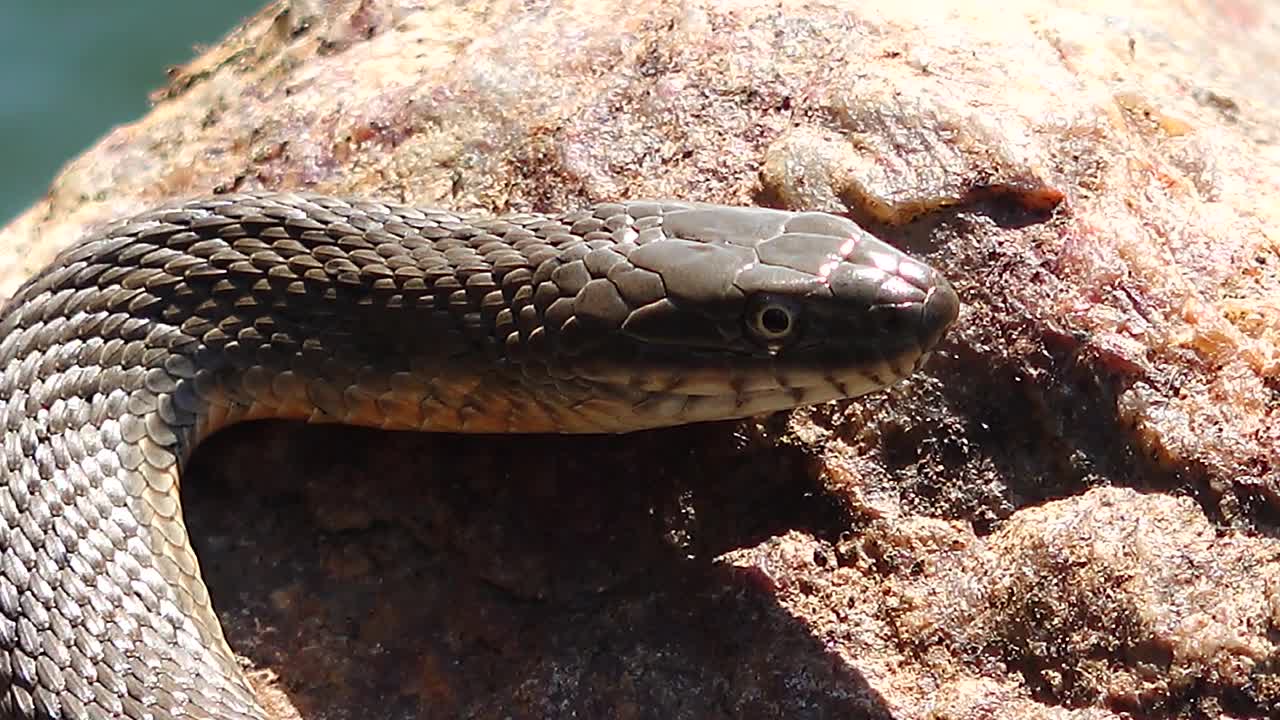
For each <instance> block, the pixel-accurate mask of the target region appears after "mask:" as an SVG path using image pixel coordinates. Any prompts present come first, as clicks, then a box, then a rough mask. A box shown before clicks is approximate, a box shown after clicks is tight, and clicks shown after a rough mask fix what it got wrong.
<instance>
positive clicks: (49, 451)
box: [0, 194, 958, 720]
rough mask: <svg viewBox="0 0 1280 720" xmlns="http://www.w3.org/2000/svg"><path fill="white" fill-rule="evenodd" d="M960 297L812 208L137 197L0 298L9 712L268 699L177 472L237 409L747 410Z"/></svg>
mask: <svg viewBox="0 0 1280 720" xmlns="http://www.w3.org/2000/svg"><path fill="white" fill-rule="evenodd" d="M957 308H958V301H957V299H956V296H955V293H954V292H953V291H952V290H951V288H950V286H949V285H948V284H947V283H946V281H945V280H943V279H942V278H941V277H940V276H939V275H938V274H937V273H936V272H935V271H933V270H931V269H930V268H928V267H927V266H925V265H923V264H921V263H919V262H917V261H915V260H912V259H910V258H909V257H907V256H906V255H904V254H902V253H900V252H898V251H897V250H895V249H893V248H892V247H890V246H888V245H885V244H884V243H881V242H879V241H878V240H876V239H874V238H872V237H871V236H870V235H868V234H867V233H866V232H864V231H862V230H861V229H859V228H858V227H857V226H856V225H855V224H853V223H852V222H850V221H848V220H845V219H843V218H839V217H835V216H831V215H825V214H821V213H792V212H784V211H778V210H766V209H760V208H730V207H722V206H712V205H700V204H691V203H676V202H662V203H619V204H602V205H597V206H595V207H592V208H589V209H587V210H583V211H581V212H575V213H568V214H563V215H556V216H543V215H528V214H524V215H508V216H504V217H493V218H472V217H465V216H459V215H454V214H451V213H448V212H443V211H436V210H427V209H416V208H409V207H400V206H395V205H387V204H381V203H376V202H366V201H344V200H339V199H334V198H329V197H322V196H316V195H304V194H240V195H225V196H215V197H212V198H206V199H202V200H195V201H188V202H183V203H179V204H173V205H169V206H166V207H162V208H159V209H157V210H154V211H152V212H148V213H145V214H143V215H139V216H137V217H134V218H131V219H128V220H124V221H121V222H117V223H115V224H113V225H111V226H109V227H107V228H105V229H104V230H102V231H101V232H98V233H96V234H94V235H93V236H91V237H89V238H88V239H86V240H85V241H83V242H81V243H79V244H77V245H75V246H73V247H72V248H70V249H68V250H67V251H65V252H64V253H63V254H62V255H61V256H60V257H59V258H58V259H57V260H56V261H55V262H54V263H53V264H52V265H51V266H50V267H49V268H47V269H46V270H44V271H43V272H41V273H40V274H39V275H37V276H36V277H34V278H32V279H31V280H30V281H28V282H27V284H26V285H24V286H23V287H22V288H21V289H20V290H19V291H18V292H17V294H16V295H15V296H14V297H13V298H12V299H11V300H10V301H9V303H8V304H7V306H6V307H5V309H4V311H3V316H2V319H0V337H2V338H3V340H0V426H2V429H3V433H4V440H3V444H2V445H0V717H3V718H19V719H22V720H28V719H32V718H39V719H41V720H43V719H51V718H75V719H79V718H92V719H94V720H98V719H105V718H122V717H126V718H155V719H156V720H164V719H167V718H206V719H208V720H233V719H241V718H253V719H257V718H263V717H265V715H264V713H263V711H262V709H261V707H260V706H259V705H258V703H257V701H256V700H255V698H254V696H253V692H252V690H251V689H250V687H249V684H248V682H247V681H246V679H245V678H244V676H243V674H242V673H241V671H240V669H239V667H238V666H237V663H236V660H235V657H234V656H233V654H232V652H231V650H230V649H229V648H228V646H227V644H226V642H225V640H224V639H223V636H222V630H221V628H220V626H219V624H218V620H217V617H216V615H215V614H214V612H213V608H212V606H211V604H210V599H209V596H208V593H207V591H206V589H205V586H204V583H203V582H202V580H201V577H200V571H199V567H198V564H197V562H196V557H195V554H194V553H193V551H192V548H191V545H190V544H189V542H188V539H187V533H186V529H185V526H184V522H183V516H182V510H181V504H180V498H179V493H178V488H179V476H180V470H181V467H182V464H183V463H184V461H185V459H186V458H187V457H188V456H189V454H190V453H191V451H192V449H193V448H194V446H195V445H196V444H197V443H198V442H199V441H200V440H201V439H202V438H204V437H206V436H208V435H209V434H210V433H212V432H214V431H215V430H217V429H219V428H221V427H224V426H226V425H228V424H230V423H234V422H237V421H240V420H246V419H253V418H267V417H276V418H295V419H302V420H307V421H313V422H337V423H350V424H361V425H372V426H376V427H387V428H400V429H417V430H432V431H447V432H478V433H523V432H564V433H592V432H627V431H631V430H637V429H641V428H650V427H657V426H664V425H677V424H682V423H691V422H699V421H705V420H718V419H727V418H740V417H746V416H750V415H756V414H760V413H766V412H771V411H775V410H781V409H786V408H791V407H795V406H799V405H804V404H810V403H819V402H824V401H828V400H832V399H836V398H843V397H852V396H856V395H860V394H862V393H865V392H869V391H871V390H875V389H878V388H882V387H885V386H886V385H889V384H891V383H893V382H895V381H897V380H898V379H900V378H902V377H905V376H906V375H908V374H910V373H911V372H912V371H914V369H915V368H916V366H917V365H918V364H919V362H920V361H921V359H922V357H923V356H924V354H925V353H926V352H927V351H928V350H929V349H930V348H931V347H932V346H933V345H934V344H935V343H936V342H937V340H938V339H939V338H940V337H941V335H942V333H943V332H944V330H945V329H946V328H947V326H948V325H950V324H951V322H952V321H953V320H954V319H955V317H956V314H957Z"/></svg>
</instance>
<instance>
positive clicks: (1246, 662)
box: [0, 0, 1280, 720]
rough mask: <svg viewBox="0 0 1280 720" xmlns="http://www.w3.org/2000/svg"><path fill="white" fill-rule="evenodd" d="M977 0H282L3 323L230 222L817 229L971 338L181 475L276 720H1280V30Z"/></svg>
mask: <svg viewBox="0 0 1280 720" xmlns="http://www.w3.org/2000/svg"><path fill="white" fill-rule="evenodd" d="M972 5H973V7H962V8H958V6H957V4H955V3H939V4H937V5H931V4H929V3H903V2H857V3H854V2H849V3H845V4H839V3H832V2H800V1H796V2H783V3H778V2H735V3H724V4H715V3H711V2H697V1H691V2H688V3H683V4H680V3H657V2H645V1H644V0H639V1H635V0H633V1H632V2H626V3H615V2H598V1H595V0H592V1H591V2H586V1H585V0H583V1H582V2H578V3H574V2H569V1H565V2H545V3H518V2H492V3H469V4H468V3H420V2H416V1H415V2H411V1H409V0H400V1H399V2H397V1H396V0H333V1H332V2H323V3H322V2H318V1H316V0H309V1H304V0H298V1H296V2H292V3H281V4H277V5H273V6H271V7H269V8H267V9H265V10H264V11H263V12H262V14H260V15H259V16H258V17H256V18H254V19H252V20H250V21H249V22H248V23H247V24H246V25H245V26H244V27H243V28H242V29H241V30H239V31H238V32H237V33H236V34H234V35H232V36H231V37H229V38H228V39H227V40H226V42H224V43H223V44H222V45H220V46H218V47H216V48H214V49H212V50H210V51H209V52H208V53H206V54H205V55H204V56H202V57H200V58H199V59H197V60H195V61H193V62H192V63H191V64H190V65H188V66H186V67H183V68H179V69H177V70H176V71H175V72H174V74H173V78H172V82H171V84H170V86H169V87H168V88H166V89H164V90H162V91H159V92H158V93H157V94H156V101H157V102H156V107H155V109H154V111H153V112H152V113H151V114H150V115H149V116H147V117H146V118H145V119H143V120H142V121H141V122H139V123H137V124H136V125H132V126H129V127H123V128H120V129H117V130H116V131H114V132H112V133H111V134H110V135H108V136H107V137H106V138H105V139H104V140H103V141H102V142H101V143H100V144H99V145H98V146H97V147H96V148H94V149H93V150H92V151H90V152H89V153H87V154H86V155H84V156H83V157H81V158H79V159H77V160H75V161H73V162H72V163H71V164H70V165H69V166H68V167H67V169H66V171H65V172H64V173H63V175H62V176H61V177H60V178H59V179H58V181H57V182H56V183H55V184H54V186H53V187H52V188H51V189H50V191H49V195H48V197H47V199H46V200H45V201H43V202H41V203H40V204H38V205H37V206H36V207H34V208H32V209H31V210H30V211H29V212H27V213H26V214H25V215H24V216H22V217H21V218H19V219H18V220H17V221H16V222H15V223H13V224H12V225H10V226H9V227H8V228H6V229H5V230H4V231H2V232H0V252H3V253H5V262H4V265H3V275H0V291H3V292H11V291H12V289H13V288H14V287H16V284H17V283H18V282H20V281H21V279H22V278H23V277H24V276H25V275H26V274H28V273H30V272H31V271H32V270H33V269H34V268H36V267H38V266H39V265H41V264H42V263H43V262H44V261H45V260H47V259H48V258H49V257H50V256H51V255H52V254H53V253H54V252H55V251H56V250H57V249H58V248H59V247H61V246H62V245H64V244H66V243H67V242H70V241H71V240H72V239H74V238H75V237H77V236H78V235H80V234H81V233H82V232H84V230H85V228H86V227H87V226H89V225H91V224H92V223H95V222H100V221H105V220H107V219H110V218H113V217H115V216H118V215H121V214H125V213H127V212H130V211H136V210H140V209H143V208H145V207H146V206H148V205H151V204H153V203H155V202H157V201H159V200H161V199H164V198H169V197H171V196H182V195H192V194H198V193H204V192H208V191H210V190H213V189H218V188H221V189H239V188H308V189H314V190H320V191H325V192H330V193H354V194H362V195H380V196H388V197H391V198H395V199H401V200H409V201H414V202H420V203H428V204H441V205H446V206H452V207H455V208H462V209H475V208H487V209H495V210H496V209H506V208H519V209H524V208H533V209H549V208H564V207H571V206H575V205H579V204H581V203H585V202H587V201H594V200H605V199H613V198H618V197H622V196H681V197H688V198H694V199H702V200H712V201H719V202H739V203H751V202H755V203H764V204H770V205H775V206H782V207H794V208H801V207H804V208H822V209H827V210H832V211H835V212H841V213H846V214H849V215H850V216H852V217H854V218H855V219H858V220H859V221H861V222H863V223H864V224H865V225H867V226H868V227H869V228H870V229H872V230H873V231H875V232H877V233H878V234H880V235H882V236H884V237H886V238H887V239H890V240H891V241H894V242H896V243H898V244H900V245H901V246H903V247H905V248H907V249H909V250H911V251H913V252H916V253H918V254H920V255H922V256H924V257H926V258H928V259H929V260H930V261H932V262H933V263H935V264H937V265H939V266H941V267H944V268H947V269H948V271H949V274H950V275H951V277H952V278H953V280H954V281H955V284H956V285H957V287H958V288H959V290H960V292H961V294H962V297H963V298H964V299H965V301H966V303H967V307H966V310H965V312H964V313H963V315H962V317H961V321H960V325H959V327H958V328H957V330H956V331H955V332H954V333H953V334H952V335H951V336H950V338H949V340H948V342H947V343H946V345H945V347H944V348H943V349H942V351H941V352H940V353H938V354H937V355H935V358H934V361H933V362H932V363H931V365H930V366H929V368H928V371H927V372H926V373H924V374H923V375H921V376H919V377H917V378H915V379H913V380H911V381H910V382H907V383H904V384H903V385H901V386H899V387H897V388H895V389H893V390H892V391H890V392H886V393H882V394H879V395H877V396H873V397H870V398H866V399H863V400H861V401H857V402H852V403H846V404H843V405H840V406H837V407H823V408H818V409H815V410H812V411H808V412H801V413H797V414H795V415H792V416H789V417H788V416H781V417H774V418H768V419H763V420H761V421H760V422H758V423H744V424H738V425H718V426H706V427H697V428H691V429H680V430H675V431H666V432H653V433H646V434H643V435H639V436H634V437H616V438H611V437H602V438H554V437H553V438H547V437H534V438H458V437H433V436H428V435H405V434H390V433H377V432H371V431H359V430H352V429H345V428H303V427H299V426H294V425H287V424H260V425H254V426H241V427H238V428H233V429H232V430H229V431H227V432H225V433H223V434H221V435H220V436H218V437H215V438H213V439H212V440H211V441H210V442H209V443H207V444H206V446H205V447H204V448H203V449H202V450H201V451H200V452H198V453H197V455H196V457H195V459H194V460H193V462H192V464H191V467H190V472H189V474H188V477H187V480H186V488H185V492H186V496H185V500H186V503H187V507H188V508H189V516H190V518H191V526H192V529H193V534H194V537H195V538H196V540H197V544H198V550H199V551H200V553H201V554H202V557H203V558H204V564H205V569H206V573H207V576H208V578H209V580H210V585H211V589H212V591H213V593H214V597H215V598H216V599H217V604H218V606H219V607H220V609H221V612H222V614H223V617H224V621H225V623H226V624H227V628H228V633H229V636H230V639H231V641H232V644H233V645H234V646H235V647H236V648H237V649H238V650H239V651H240V652H242V653H243V655H244V657H245V661H246V663H247V664H248V665H249V666H250V667H252V668H254V669H255V670H254V677H255V681H256V682H257V683H258V684H259V686H260V688H261V689H262V692H263V694H264V696H265V697H267V698H268V700H269V702H270V703H271V705H272V708H273V710H274V711H275V712H277V714H278V715H279V717H281V718H294V717H302V718H310V719H320V718H323V719H326V720H338V719H346V718H366V717H378V718H388V719H392V720H395V719H401V718H437V717H472V718H543V717H557V718H558V717H585V718H603V717H617V718H738V717H742V718H766V717H786V718H864V717H865V718H899V719H903V720H906V719H911V720H916V719H919V720H926V719H927V720H978V719H986V718H1045V719H1049V718H1053V719H1055V720H1057V719H1062V720H1065V719H1068V718H1070V719H1071V720H1076V719H1081V720H1083V719H1086V718H1087V719H1089V720H1095V719H1097V720H1101V719H1103V718H1246V717H1267V716H1273V717H1280V540H1277V537H1278V536H1280V352H1278V351H1277V343H1278V340H1280V145H1278V144H1277V140H1280V130H1277V128H1280V117H1278V116H1277V114H1276V112H1275V111H1274V109H1273V108H1274V107H1275V106H1276V105H1277V100H1278V99H1280V70H1278V68H1280V8H1277V7H1276V6H1275V5H1274V4H1272V5H1267V4H1264V3H1262V2H1249V1H1248V0H1232V1H1230V2H1225V1H1224V2H1213V3H1211V2H1207V1H1200V2H1197V1H1195V0H1192V1H1190V2H1179V3H1173V2H1170V3H1167V4H1159V3H1148V4H1141V5H1132V6H1126V5H1124V4H1119V3H1114V2H1110V3H1103V2H1087V1H1085V0H1081V1H1080V2H1077V3H1071V4H1063V5H1060V6H1050V5H1048V4H1046V3H1043V2H1028V3H1022V4H1019V5H1017V6H1016V7H1017V8H1018V9H1016V10H1012V9H1009V7H1007V6H1001V7H1000V8H999V9H995V6H996V4H990V5H991V7H992V8H993V9H989V10H987V9H983V8H986V7H987V6H988V4H987V3H973V4H972Z"/></svg>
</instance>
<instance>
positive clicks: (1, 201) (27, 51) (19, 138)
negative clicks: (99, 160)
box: [0, 0, 266, 226]
mask: <svg viewBox="0 0 1280 720" xmlns="http://www.w3.org/2000/svg"><path fill="white" fill-rule="evenodd" d="M265 4H266V0H215V1H214V2H208V1H207V0H205V1H201V0H124V2H102V1H101V0H55V1H54V2H47V3H41V2H32V1H31V0H0V226H4V225H5V224H7V223H8V222H9V221H10V220H11V219H13V217H14V216H15V215H17V214H18V213H20V212H22V211H23V210H25V209H26V208H27V206H28V205H30V204H31V203H32V202H33V201H34V200H35V199H36V198H38V197H40V196H41V195H43V194H44V192H45V190H46V189H47V188H48V186H49V183H50V181H52V180H53V177H54V175H56V174H57V173H58V171H59V169H60V168H61V167H62V166H63V164H65V163H66V162H67V161H68V160H70V159H72V158H73V157H75V156H76V155H78V154H79V153H80V152H81V151H82V150H84V149H85V148H87V147H88V146H90V145H92V144H93V143H94V142H96V141H97V140H98V138H100V137H102V135H103V134H105V133H106V132H107V131H108V130H110V129H111V128H112V127H114V126H116V125H119V124H121V123H126V122H130V121H132V120H134V119H136V118H138V117H140V116H141V115H142V114H143V113H145V112H146V111H147V109H148V107H149V103H148V102H147V94H148V93H150V92H151V91H152V90H155V89H157V88H160V87H163V86H164V85H165V79H166V76H165V70H166V69H167V68H169V67H170V66H172V65H180V64H182V63H184V62H186V61H187V60H190V59H191V58H192V57H194V56H195V49H194V48H195V46H196V45H212V44H214V43H216V42H217V41H218V40H219V39H220V38H221V37H222V36H223V35H225V34H226V33H227V32H229V31H230V30H231V29H232V28H234V27H236V26H237V25H239V24H240V21H241V20H242V19H244V18H246V17H248V16H249V15H251V14H253V13H255V12H256V11H257V10H258V9H260V8H261V7H263V6H264V5H265Z"/></svg>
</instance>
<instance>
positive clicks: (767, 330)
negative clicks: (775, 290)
mask: <svg viewBox="0 0 1280 720" xmlns="http://www.w3.org/2000/svg"><path fill="white" fill-rule="evenodd" d="M798 320H799V315H798V313H797V310H796V308H795V307H794V306H793V305H792V304H791V303H788V302H784V301H782V300H778V299H776V298H765V299H763V300H761V301H759V302H757V303H754V304H753V305H752V307H751V308H750V309H749V310H748V311H747V329H748V330H749V331H751V334H752V335H754V336H755V338H756V339H757V340H759V341H760V342H763V343H765V344H767V345H771V346H778V345H780V344H782V343H783V342H785V341H786V340H787V339H788V338H790V337H791V336H792V335H793V334H794V333H795V331H796V327H797V325H798V322H797V321H798Z"/></svg>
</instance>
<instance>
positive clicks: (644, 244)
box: [547, 203, 960, 425]
mask: <svg viewBox="0 0 1280 720" xmlns="http://www.w3.org/2000/svg"><path fill="white" fill-rule="evenodd" d="M618 207H619V206H613V207H612V208H610V210H613V211H616V210H617V208H618ZM621 214H622V215H624V216H625V217H624V218H623V219H622V220H618V219H612V220H606V222H607V223H608V222H611V223H612V225H613V226H614V227H615V228H622V229H624V230H629V232H623V233H622V235H623V237H624V238H625V242H620V243H617V244H614V245H611V246H610V247H608V248H599V249H596V250H592V251H590V252H589V253H587V254H586V255H585V256H584V257H583V258H582V259H581V262H582V263H583V268H584V269H586V270H587V271H588V274H590V275H591V278H590V280H589V281H587V282H585V283H579V286H578V287H577V288H576V292H573V293H572V298H573V302H572V315H571V318H572V319H571V320H567V321H565V322H560V323H558V324H556V325H555V329H556V330H557V332H555V333H554V334H555V336H556V339H557V343H558V344H559V345H560V346H561V348H562V349H563V350H565V351H566V352H565V359H564V360H563V363H564V364H565V366H566V368H565V369H566V370H567V372H568V373H570V374H572V375H573V376H574V377H578V378H582V379H585V380H586V381H588V382H591V383H593V384H594V386H595V391H596V392H597V394H604V395H605V396H609V392H611V393H612V395H611V396H612V397H613V398H614V402H616V403H619V404H621V403H629V404H630V406H631V408H633V409H634V411H635V412H636V413H638V414H644V413H648V414H649V417H650V418H651V420H652V424H654V425H669V424H675V423H678V422H695V421H702V420H717V419H729V418H739V417H746V416H750V415H756V414H760V413H765V412H771V411H775V410H783V409H788V408H792V407H797V406H800V405H808V404H814V403H819V402H825V401H829V400H834V399H839V398H847V397H856V396H858V395H862V394H864V393H867V392H871V391H874V390H878V389H881V388H884V387H887V386H889V385H891V384H893V383H895V382H897V381H899V380H901V379H902V378H904V377H906V376H908V375H910V374H911V373H912V372H914V371H915V370H916V369H917V368H918V367H919V365H920V364H921V362H922V361H923V360H924V358H925V357H926V355H927V353H928V352H929V350H930V349H931V348H933V347H934V345H936V343H937V342H938V341H939V340H940V339H941V337H942V335H943V333H944V332H945V331H946V329H947V327H948V326H950V325H951V324H952V322H954V321H955V319H956V317H957V315H958V312H959V306H960V303H959V299H958V298H957V296H956V293H955V291H954V290H953V289H952V287H951V285H950V284H949V283H948V282H947V281H946V279H944V278H943V277H942V276H941V274H939V273H938V272H937V271H935V270H933V269H932V268H930V267H929V266H927V265H925V264H924V263H921V262H919V261H917V260H915V259H913V258H911V257H910V256H908V255H906V254H905V253H903V252H901V251H899V250H897V249H895V248H893V247H892V246H890V245H888V244H886V243H884V242H882V241H880V240H878V239H876V238H875V237H873V236H872V235H870V234H869V233H867V232H866V231H865V230H863V229H861V228H860V227H858V226H857V225H856V224H855V223H853V222H851V221H850V220H848V219H845V218H842V217H838V216H835V215H829V214H826V213H816V212H808V213H794V212H787V211H781V210H770V209H763V208H732V207H723V206H706V205H694V204H686V203H632V204H628V205H625V206H621ZM614 217H615V218H616V215H615V216H614ZM553 275H554V273H552V274H550V275H547V277H548V278H552V276H553ZM564 275H565V276H566V277H567V276H568V275H569V273H564ZM578 275H579V276H582V277H585V276H583V275H582V273H578ZM559 289H560V291H561V292H562V293H563V291H564V288H559ZM565 294H566V295H568V293H565ZM566 309H567V306H566ZM551 320H552V321H553V324H555V321H556V320H557V318H554V317H553V318H551Z"/></svg>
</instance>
